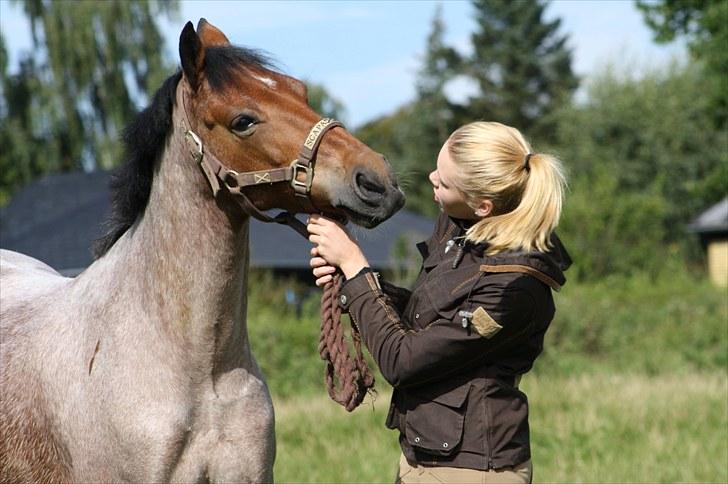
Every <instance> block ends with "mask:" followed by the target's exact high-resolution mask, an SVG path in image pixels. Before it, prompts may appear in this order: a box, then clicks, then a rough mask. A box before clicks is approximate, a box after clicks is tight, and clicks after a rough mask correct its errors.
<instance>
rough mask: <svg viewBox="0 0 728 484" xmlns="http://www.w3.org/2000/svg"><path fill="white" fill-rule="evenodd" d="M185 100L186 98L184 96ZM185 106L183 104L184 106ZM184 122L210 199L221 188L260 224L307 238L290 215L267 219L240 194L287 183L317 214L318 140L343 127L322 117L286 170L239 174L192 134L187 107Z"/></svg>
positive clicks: (284, 214) (188, 139)
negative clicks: (314, 188)
mask: <svg viewBox="0 0 728 484" xmlns="http://www.w3.org/2000/svg"><path fill="white" fill-rule="evenodd" d="M185 101H186V96H185ZM184 104H186V102H185V103H184ZM183 109H184V115H185V121H186V124H187V126H189V128H188V129H186V130H185V140H186V141H187V144H188V146H189V148H190V153H191V154H192V157H193V159H194V160H195V163H199V165H200V168H201V169H202V172H203V173H204V174H205V178H207V181H208V183H209V184H210V188H211V189H212V195H213V197H217V194H218V193H219V192H220V190H221V189H222V187H223V186H224V187H225V189H226V190H227V191H228V192H229V193H230V194H232V195H234V198H235V200H236V201H237V202H238V203H239V205H240V206H241V208H242V209H243V211H244V212H245V213H246V214H248V215H250V216H252V217H255V218H257V219H258V220H260V221H262V222H277V223H281V224H286V225H289V226H291V228H293V229H294V230H296V231H297V232H298V233H300V234H301V235H303V236H304V237H306V238H308V232H307V231H306V227H305V226H304V225H303V224H302V223H301V222H300V221H298V219H296V217H295V216H294V215H293V214H291V213H289V212H282V213H280V214H278V215H277V216H276V217H270V216H268V215H266V214H265V213H263V212H262V211H260V209H258V207H256V206H255V204H253V202H252V201H251V200H250V199H249V198H248V197H247V196H246V195H245V193H243V191H242V188H245V187H250V186H258V185H263V184H268V185H271V184H273V183H279V182H289V183H290V184H291V187H292V188H293V191H294V193H295V195H296V196H297V197H301V198H303V199H305V200H306V202H307V203H308V205H309V209H310V210H311V211H314V212H315V211H317V210H316V208H315V206H314V205H313V202H312V201H311V195H310V194H311V184H312V182H313V174H314V162H315V160H316V154H317V153H318V149H319V146H320V145H321V141H322V140H323V137H324V135H325V134H326V133H328V132H329V130H331V129H333V128H337V127H340V128H343V127H344V125H343V124H341V123H340V122H339V121H336V120H335V119H331V118H323V119H321V120H319V122H317V123H316V124H314V125H313V127H312V128H311V130H310V131H309V132H308V136H306V139H305V140H304V142H303V145H301V150H300V151H299V154H298V158H296V159H295V160H293V161H292V162H291V163H290V165H289V166H288V167H286V168H271V169H270V170H258V171H247V172H243V173H239V172H237V171H235V170H231V169H230V168H228V167H227V166H225V164H224V163H222V162H221V161H220V160H219V159H218V158H217V157H216V156H215V155H213V154H212V153H210V152H206V151H205V150H204V148H203V145H202V140H201V139H200V137H199V136H197V134H196V133H195V132H194V131H192V127H191V124H190V122H189V119H188V118H187V106H184V107H183Z"/></svg>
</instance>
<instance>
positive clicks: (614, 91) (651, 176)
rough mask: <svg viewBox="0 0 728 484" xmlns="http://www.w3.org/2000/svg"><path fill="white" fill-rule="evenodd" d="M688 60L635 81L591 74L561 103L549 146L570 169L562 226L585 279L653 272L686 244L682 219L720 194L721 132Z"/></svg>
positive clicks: (725, 171)
mask: <svg viewBox="0 0 728 484" xmlns="http://www.w3.org/2000/svg"><path fill="white" fill-rule="evenodd" d="M707 82H708V81H707V80H706V79H705V77H704V76H703V74H702V73H701V71H700V70H699V69H695V68H694V67H693V66H692V65H684V66H680V65H674V66H669V67H668V68H665V69H664V70H655V71H653V72H650V73H648V74H646V75H645V76H644V77H643V78H641V79H636V80H635V79H631V78H629V77H628V76H623V75H620V74H619V73H618V72H615V69H614V68H609V69H606V70H605V71H603V72H601V73H598V74H596V75H595V76H594V80H593V81H592V82H591V83H590V85H589V86H588V87H587V98H588V100H587V101H586V102H585V103H580V104H578V105H572V106H570V107H566V108H564V109H562V110H561V111H560V112H559V113H558V116H557V119H558V120H559V123H558V130H557V133H556V136H555V137H554V139H553V143H554V146H552V147H551V148H552V151H555V152H557V153H558V154H559V155H560V157H561V158H562V159H563V160H564V163H565V164H566V166H567V168H568V169H569V172H570V175H571V176H570V178H571V181H570V185H571V191H570V194H569V196H568V198H567V202H566V204H565V208H564V215H563V220H562V221H563V223H562V224H561V226H560V228H559V232H560V233H561V234H562V236H563V238H564V240H565V242H566V243H567V247H569V248H570V249H571V250H572V252H574V253H573V254H572V255H573V256H574V260H575V262H576V268H577V272H578V273H580V274H581V275H582V276H584V277H601V276H603V275H606V274H609V273H615V272H616V273H629V272H635V271H640V270H652V271H655V272H656V271H657V270H659V268H660V267H662V266H663V265H664V263H665V260H666V258H667V257H666V256H667V255H669V254H673V255H679V254H683V255H684V254H686V253H687V252H685V251H686V250H692V249H693V248H694V247H693V246H692V242H691V240H692V238H691V237H689V236H688V234H687V232H686V225H687V224H688V223H689V222H690V221H691V220H692V219H693V218H694V217H695V216H696V215H697V214H698V213H700V212H701V211H702V210H704V209H705V208H707V207H709V206H710V205H712V204H714V203H716V202H718V201H719V200H721V199H722V198H723V197H724V196H725V189H726V185H725V183H726V180H728V163H727V161H728V160H727V159H726V157H727V156H728V152H727V151H726V146H728V133H727V132H726V131H725V130H723V129H719V128H717V127H716V126H715V125H714V124H713V119H712V116H711V110H710V101H709V100H708V99H707V98H706V97H705V96H702V95H701V94H702V93H703V92H704V91H705V89H706V83H707Z"/></svg>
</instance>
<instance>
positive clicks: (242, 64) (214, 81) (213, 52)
mask: <svg viewBox="0 0 728 484" xmlns="http://www.w3.org/2000/svg"><path fill="white" fill-rule="evenodd" d="M246 68H247V69H253V70H258V71H260V70H266V71H277V67H276V65H275V63H274V62H273V60H272V58H271V57H270V56H269V55H268V54H267V53H266V52H264V51H261V50H256V49H249V48H245V47H237V46H230V45H226V46H214V47H208V48H207V49H206V50H205V79H207V82H208V83H209V84H210V87H211V88H212V89H213V90H214V91H221V90H223V89H226V88H229V87H230V86H232V85H234V84H236V83H238V82H240V70H241V69H246Z"/></svg>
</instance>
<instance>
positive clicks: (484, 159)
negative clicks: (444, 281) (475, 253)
mask: <svg viewBox="0 0 728 484" xmlns="http://www.w3.org/2000/svg"><path fill="white" fill-rule="evenodd" d="M448 151H449V153H450V156H451V158H452V160H453V162H454V164H455V165H456V166H457V170H458V176H456V177H455V180H454V181H453V183H454V184H455V186H456V187H457V188H458V189H460V191H461V192H462V193H463V194H464V196H465V199H466V201H467V203H468V205H469V206H470V207H471V208H473V209H474V210H475V209H477V208H478V206H479V205H480V203H481V202H482V201H483V199H486V200H490V201H491V202H492V203H493V210H492V211H491V213H490V214H489V215H488V216H486V217H484V218H482V219H480V220H479V221H478V222H476V223H475V224H474V225H473V226H472V227H470V229H468V231H467V233H466V239H467V240H469V241H472V242H475V243H481V242H487V243H488V244H489V246H488V249H487V253H488V254H495V253H498V252H501V251H504V250H517V249H522V250H525V251H529V252H530V251H534V250H539V251H543V252H545V251H547V250H548V248H549V246H550V236H551V233H552V232H553V230H554V229H555V228H556V226H557V225H558V223H559V217H560V216H561V206H562V203H563V198H564V191H565V188H566V177H565V176H564V171H563V168H562V166H561V162H560V161H559V160H558V159H557V158H555V157H553V156H550V155H546V154H542V153H531V146H530V145H529V144H528V142H527V141H526V139H525V138H524V137H523V135H522V134H521V133H520V132H519V131H518V130H517V129H515V128H511V127H509V126H505V125H503V124H500V123H493V122H484V121H478V122H474V123H470V124H466V125H465V126H462V127H461V128H459V129H457V130H456V131H455V132H454V133H453V134H452V135H451V136H450V138H449V139H448ZM527 155H528V156H527Z"/></svg>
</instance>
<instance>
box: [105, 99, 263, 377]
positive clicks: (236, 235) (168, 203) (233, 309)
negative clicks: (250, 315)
mask: <svg viewBox="0 0 728 484" xmlns="http://www.w3.org/2000/svg"><path fill="white" fill-rule="evenodd" d="M181 106H182V104H181V103H180V102H179V101H178V103H177V108H176V109H175V114H174V126H173V133H172V134H171V135H170V137H169V139H168V142H167V147H166V150H165V152H164V154H163V155H162V159H161V160H160V161H159V164H158V166H157V171H156V173H155V176H154V180H153V183H152V189H151V193H150V197H149V202H148V205H147V208H146V209H145V211H144V214H143V216H142V217H141V218H140V219H139V220H138V221H137V223H136V224H135V225H134V226H133V227H132V228H131V229H130V230H129V231H128V232H127V234H126V235H125V237H123V238H122V239H120V240H119V241H118V242H117V244H119V243H124V245H125V247H124V246H122V247H120V249H121V250H125V252H126V256H125V257H124V259H126V260H127V261H128V262H129V263H131V264H133V267H135V270H134V271H133V272H134V273H135V278H136V279H137V280H136V281H135V285H134V286H135V289H134V290H136V291H138V293H139V294H138V297H140V298H141V299H139V300H141V301H145V302H148V303H150V304H147V307H146V308H145V312H146V314H148V315H149V318H147V321H148V322H149V323H151V324H158V325H162V326H164V327H163V328H160V329H162V330H163V331H160V333H162V334H164V335H166V336H167V337H168V338H171V339H172V340H173V342H174V343H176V344H178V345H181V346H182V347H184V348H185V349H186V350H188V354H189V355H200V358H202V359H203V360H204V359H206V358H209V357H210V356H212V361H211V364H212V370H213V372H215V371H216V370H219V371H224V369H225V368H226V367H228V366H230V365H233V366H240V365H241V364H245V361H248V362H249V361H250V355H249V345H248V341H247V327H246V304H247V299H246V292H247V272H248V229H249V218H248V217H243V216H238V217H235V218H233V217H228V216H227V215H226V213H225V212H224V211H223V210H222V209H221V208H220V207H218V205H217V203H216V202H215V200H214V199H213V198H212V196H211V191H210V188H209V187H208V186H207V182H206V180H205V179H204V177H203V176H202V173H201V171H200V168H199V166H198V165H197V164H196V163H195V162H194V161H193V159H192V157H191V155H190V151H189V148H188V146H187V145H186V142H185V139H184V128H183V127H182V126H183V125H182V119H181V118H182V116H181V115H180V109H181ZM127 236H129V237H127ZM127 286H128V285H127Z"/></svg>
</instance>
